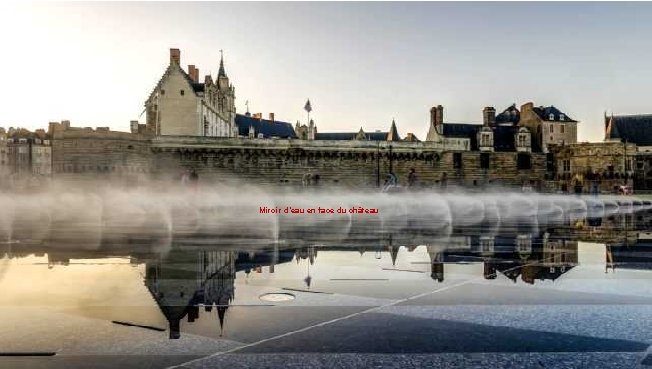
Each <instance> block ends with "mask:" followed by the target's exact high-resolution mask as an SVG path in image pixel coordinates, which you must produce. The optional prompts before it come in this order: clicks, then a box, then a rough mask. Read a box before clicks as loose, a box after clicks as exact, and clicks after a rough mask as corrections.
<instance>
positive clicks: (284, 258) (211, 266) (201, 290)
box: [145, 249, 294, 339]
mask: <svg viewBox="0 0 652 369" xmlns="http://www.w3.org/2000/svg"><path fill="white" fill-rule="evenodd" d="M293 257H294V252H284V251H278V249H275V250H273V251H269V252H265V251H261V252H236V251H213V250H211V251H205V250H204V251H197V252H189V251H183V250H173V251H172V252H170V253H169V254H168V255H167V256H166V257H165V258H164V259H162V258H158V259H155V260H147V261H145V262H146V272H145V285H146V286H147V289H148V290H149V291H150V293H151V294H152V297H154V300H155V301H156V303H157V304H158V306H159V308H160V309H161V312H162V313H163V315H165V318H166V319H167V320H168V322H169V325H170V339H177V338H179V337H180V336H181V331H180V325H181V320H182V319H183V318H185V317H186V316H187V319H188V322H189V323H192V322H194V321H195V320H196V319H198V318H199V308H200V305H201V306H203V307H204V310H205V311H207V312H211V311H212V309H213V307H215V308H216V310H217V316H218V319H219V324H220V335H221V334H222V332H223V330H224V319H225V316H226V312H227V310H228V308H229V304H230V303H231V302H232V301H233V299H234V297H235V283H234V282H235V278H236V272H237V271H241V270H244V271H245V273H249V271H251V270H252V269H253V270H257V269H259V268H261V267H262V266H269V267H270V272H272V273H273V272H274V265H275V264H277V263H286V262H289V261H291V260H292V258H293Z"/></svg>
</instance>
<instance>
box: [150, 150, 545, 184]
mask: <svg viewBox="0 0 652 369" xmlns="http://www.w3.org/2000/svg"><path fill="white" fill-rule="evenodd" d="M152 150H153V153H154V155H153V168H152V171H153V173H154V174H155V176H156V177H157V178H159V179H167V180H173V179H174V178H180V177H181V173H182V171H183V170H185V169H191V170H195V171H196V172H197V173H198V175H199V177H200V179H203V180H204V181H207V182H212V181H222V182H228V181H231V180H234V179H238V180H244V181H246V182H248V183H257V184H266V185H301V183H302V178H303V176H304V175H305V174H306V173H312V174H315V173H319V175H320V178H321V180H320V185H323V186H346V187H376V186H377V185H378V183H380V185H382V184H383V183H384V182H385V179H386V177H387V175H388V174H389V173H390V171H391V172H393V173H395V174H396V175H397V177H398V179H399V183H400V184H403V185H405V184H406V183H407V177H408V173H409V172H410V169H412V168H414V169H415V171H416V174H417V178H418V179H417V185H418V186H422V187H433V186H434V187H437V186H440V184H441V182H442V178H447V179H446V183H447V184H449V185H463V186H474V185H475V186H478V187H481V186H483V185H507V186H519V187H520V186H521V185H522V183H523V182H526V181H527V182H529V181H532V182H533V185H535V186H539V185H541V184H542V180H543V178H544V174H545V170H546V163H545V155H544V154H524V155H527V156H529V157H530V161H531V169H518V166H517V153H511V152H510V153H505V152H498V153H487V155H489V168H488V169H481V167H480V166H481V164H480V155H481V154H480V153H479V152H468V151H467V152H457V154H455V153H453V152H448V151H447V152H442V151H441V149H440V146H438V145H436V144H435V143H429V142H373V141H304V140H258V139H253V140H251V139H208V138H192V139H190V138H157V139H155V140H154V141H153V142H152ZM456 155H461V167H460V168H456V165H455V156H456ZM444 173H446V174H444Z"/></svg>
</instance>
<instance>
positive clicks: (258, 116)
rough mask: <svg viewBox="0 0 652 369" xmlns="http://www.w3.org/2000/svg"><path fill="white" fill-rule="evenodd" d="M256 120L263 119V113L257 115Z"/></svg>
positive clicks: (255, 115)
mask: <svg viewBox="0 0 652 369" xmlns="http://www.w3.org/2000/svg"><path fill="white" fill-rule="evenodd" d="M254 119H258V120H261V119H263V113H255V114H254Z"/></svg>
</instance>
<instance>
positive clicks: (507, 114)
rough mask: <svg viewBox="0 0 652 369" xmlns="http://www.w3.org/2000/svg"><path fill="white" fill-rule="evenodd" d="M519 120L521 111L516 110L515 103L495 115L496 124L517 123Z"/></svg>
mask: <svg viewBox="0 0 652 369" xmlns="http://www.w3.org/2000/svg"><path fill="white" fill-rule="evenodd" d="M520 120H521V112H520V111H518V108H517V107H516V104H512V105H511V106H510V107H508V108H507V109H505V110H503V112H502V113H500V114H498V115H496V124H506V123H507V124H508V123H511V124H513V125H517V124H518V122H519V121H520Z"/></svg>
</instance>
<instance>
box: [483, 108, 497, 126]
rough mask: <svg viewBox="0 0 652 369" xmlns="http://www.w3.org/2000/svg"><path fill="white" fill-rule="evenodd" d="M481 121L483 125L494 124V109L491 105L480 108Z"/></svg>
mask: <svg viewBox="0 0 652 369" xmlns="http://www.w3.org/2000/svg"><path fill="white" fill-rule="evenodd" d="M482 122H483V124H484V125H485V126H493V125H495V124H496V109H494V107H493V106H487V107H485V108H484V109H482Z"/></svg>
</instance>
